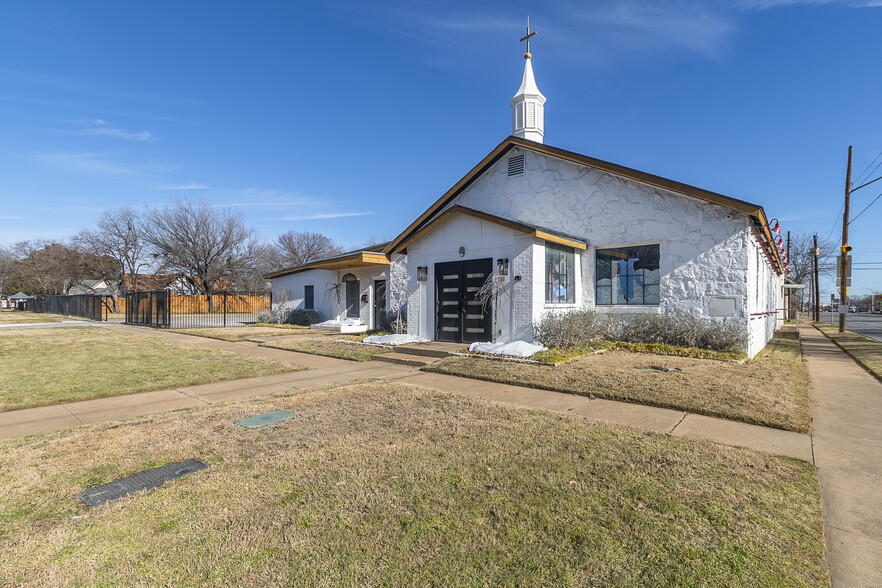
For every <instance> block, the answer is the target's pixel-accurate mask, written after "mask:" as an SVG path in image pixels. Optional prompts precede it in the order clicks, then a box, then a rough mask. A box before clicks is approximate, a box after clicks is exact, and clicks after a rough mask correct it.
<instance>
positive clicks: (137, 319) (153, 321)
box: [126, 290, 171, 328]
mask: <svg viewBox="0 0 882 588" xmlns="http://www.w3.org/2000/svg"><path fill="white" fill-rule="evenodd" d="M170 295H171V292H169V291H168V290H152V291H150V292H129V293H127V294H126V324H127V325H141V326H144V327H165V328H168V327H169V326H170V320H169V318H170V317H169V310H168V302H169V297H170Z"/></svg>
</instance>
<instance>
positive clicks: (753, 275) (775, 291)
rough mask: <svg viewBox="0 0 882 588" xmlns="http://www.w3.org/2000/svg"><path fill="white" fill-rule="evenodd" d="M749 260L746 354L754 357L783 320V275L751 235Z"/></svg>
mask: <svg viewBox="0 0 882 588" xmlns="http://www.w3.org/2000/svg"><path fill="white" fill-rule="evenodd" d="M748 261H749V265H748V276H749V278H748V291H749V303H748V313H749V317H748V326H747V335H748V348H747V354H748V356H750V357H751V358H753V357H754V356H755V355H756V354H757V353H759V352H760V351H761V350H762V349H763V347H765V346H766V343H768V342H769V340H770V339H771V338H772V336H773V335H774V333H775V330H776V329H777V328H778V327H780V326H781V324H782V323H783V320H784V319H783V314H782V313H781V311H780V309H781V308H782V307H783V299H782V297H781V293H782V287H783V284H784V278H783V276H780V275H779V274H777V273H776V272H775V271H774V270H773V269H772V267H771V266H770V265H769V263H768V262H767V261H766V259H765V257H764V256H763V254H762V251H761V249H760V247H759V244H758V243H757V242H756V239H754V238H751V239H750V245H749V252H748Z"/></svg>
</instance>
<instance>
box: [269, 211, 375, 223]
mask: <svg viewBox="0 0 882 588" xmlns="http://www.w3.org/2000/svg"><path fill="white" fill-rule="evenodd" d="M369 214H374V213H373V212H320V213H316V214H305V215H302V216H286V217H283V218H281V219H279V220H283V221H304V220H325V219H330V218H345V217H349V216H367V215H369Z"/></svg>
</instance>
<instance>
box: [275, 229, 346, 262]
mask: <svg viewBox="0 0 882 588" xmlns="http://www.w3.org/2000/svg"><path fill="white" fill-rule="evenodd" d="M276 249H277V250H278V252H279V262H280V263H281V265H285V266H297V265H303V264H304V263H309V262H310V261H314V260H316V259H322V258H323V257H331V256H334V255H338V254H340V253H342V252H343V250H342V249H340V246H339V245H337V244H336V243H334V241H333V240H332V239H331V238H330V237H328V236H327V235H323V234H321V233H312V232H309V231H288V232H287V233H285V234H284V235H279V237H278V239H276Z"/></svg>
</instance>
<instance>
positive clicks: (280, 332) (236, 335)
mask: <svg viewBox="0 0 882 588" xmlns="http://www.w3.org/2000/svg"><path fill="white" fill-rule="evenodd" d="M168 331H169V332H171V333H181V334H183V335H195V336H197V337H208V338H209V339H220V340H222V341H247V340H249V339H258V338H263V337H288V336H293V335H305V334H309V329H280V328H278V327H212V328H205V329H169V330H168ZM315 334H316V333H315V331H313V332H312V335H315Z"/></svg>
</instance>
